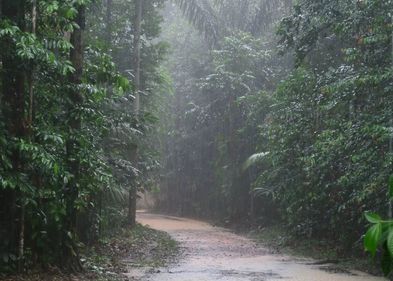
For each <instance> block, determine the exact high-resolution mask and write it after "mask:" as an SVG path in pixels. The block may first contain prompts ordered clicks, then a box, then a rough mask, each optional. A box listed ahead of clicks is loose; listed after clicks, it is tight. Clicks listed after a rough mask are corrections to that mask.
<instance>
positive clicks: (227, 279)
mask: <svg viewBox="0 0 393 281" xmlns="http://www.w3.org/2000/svg"><path fill="white" fill-rule="evenodd" d="M137 220H138V222H140V223H142V224H144V225H149V226H150V227H152V228H154V229H158V230H163V231H166V232H168V233H169V234H170V235H171V236H172V237H173V238H174V239H175V240H177V241H178V242H179V243H180V246H181V247H182V249H183V254H182V256H181V257H180V259H179V262H178V263H176V264H174V265H171V266H169V267H167V268H161V269H159V270H155V271H154V272H149V271H148V270H143V269H141V270H136V269H134V270H132V271H131V272H130V275H131V276H134V277H133V278H134V279H133V280H144V281H212V280H223V281H245V280H250V281H278V280H279V281H283V280H284V281H382V280H386V279H384V278H379V277H373V276H370V275H367V274H365V273H362V272H347V273H332V272H329V271H327V270H323V269H321V266H318V265H313V264H312V263H313V262H314V261H313V260H307V259H299V258H294V257H289V256H283V255H275V254H272V253H271V251H269V250H268V249H266V248H263V247H262V246H260V245H258V244H256V243H255V242H253V241H252V240H250V239H248V238H245V237H242V236H239V235H236V234H234V233H231V232H229V231H228V230H226V229H223V228H219V227H213V226H211V225H209V224H208V223H205V222H201V221H196V220H191V219H184V218H177V217H170V216H164V215H157V214H149V213H145V212H138V215H137ZM131 280H132V279H131Z"/></svg>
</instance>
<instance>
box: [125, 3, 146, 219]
mask: <svg viewBox="0 0 393 281" xmlns="http://www.w3.org/2000/svg"><path fill="white" fill-rule="evenodd" d="M134 3H135V14H136V17H135V31H134V56H133V60H134V87H135V101H134V114H135V118H136V120H139V111H140V90H141V89H140V88H141V79H140V75H141V23H142V10H143V7H142V3H143V2H142V0H134ZM133 158H134V163H135V165H136V164H137V161H138V160H137V159H138V147H136V148H135V152H134V157H133ZM136 200H137V187H136V186H134V187H130V191H129V203H128V205H129V206H128V219H129V223H130V225H131V227H133V226H135V224H136Z"/></svg>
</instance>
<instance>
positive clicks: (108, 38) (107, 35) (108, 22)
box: [106, 0, 113, 50]
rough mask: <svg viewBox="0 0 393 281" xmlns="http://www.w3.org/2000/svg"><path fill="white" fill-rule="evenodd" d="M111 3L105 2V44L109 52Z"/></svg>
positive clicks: (110, 41) (110, 42)
mask: <svg viewBox="0 0 393 281" xmlns="http://www.w3.org/2000/svg"><path fill="white" fill-rule="evenodd" d="M112 3H113V0H106V43H107V45H108V48H109V50H111V47H112Z"/></svg>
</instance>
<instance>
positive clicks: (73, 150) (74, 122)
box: [63, 5, 85, 270]
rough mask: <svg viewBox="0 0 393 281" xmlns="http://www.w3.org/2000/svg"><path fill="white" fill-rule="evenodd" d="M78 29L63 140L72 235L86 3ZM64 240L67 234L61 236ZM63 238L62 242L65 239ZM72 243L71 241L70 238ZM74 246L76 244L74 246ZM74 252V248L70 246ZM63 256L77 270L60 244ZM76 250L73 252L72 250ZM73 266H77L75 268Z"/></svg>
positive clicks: (73, 38) (74, 259)
mask: <svg viewBox="0 0 393 281" xmlns="http://www.w3.org/2000/svg"><path fill="white" fill-rule="evenodd" d="M75 21H76V23H77V24H78V25H79V28H76V29H75V30H74V31H73V32H72V34H71V39H70V42H71V44H72V46H73V48H72V49H71V52H70V61H71V63H72V65H73V67H74V68H75V71H74V72H73V73H72V74H70V76H69V79H68V80H69V83H70V86H71V89H70V90H69V93H68V97H69V101H70V104H69V109H68V111H69V119H68V126H69V134H70V136H69V138H68V140H67V142H66V152H67V159H68V165H69V169H70V171H71V173H72V174H73V176H74V177H73V179H71V180H70V181H69V183H68V185H67V187H66V192H65V198H66V209H67V218H66V222H65V232H66V233H67V232H69V233H72V234H75V233H76V222H77V209H76V206H75V202H76V199H77V198H78V186H77V183H78V179H79V176H80V160H79V159H78V157H79V156H78V151H79V148H80V144H79V142H78V137H79V134H80V131H81V127H82V119H81V117H80V115H79V112H78V111H79V108H80V107H81V105H82V104H83V101H84V99H83V95H82V93H81V92H80V89H79V85H80V84H82V74H83V51H84V45H83V31H84V28H85V6H84V5H79V7H78V15H77V18H76V19H75ZM64 239H65V241H66V240H68V239H69V237H64ZM65 241H63V242H65ZM70 242H71V243H72V244H73V241H70ZM74 246H75V245H74ZM73 250H74V251H75V250H76V249H73ZM63 251H64V256H65V258H66V259H67V260H66V263H68V266H70V267H71V269H73V270H80V269H81V266H80V264H79V260H78V258H77V257H75V255H74V254H73V253H72V251H71V249H69V246H63ZM75 252H76V251H75ZM75 267H76V268H75Z"/></svg>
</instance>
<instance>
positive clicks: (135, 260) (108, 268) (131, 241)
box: [0, 224, 178, 281]
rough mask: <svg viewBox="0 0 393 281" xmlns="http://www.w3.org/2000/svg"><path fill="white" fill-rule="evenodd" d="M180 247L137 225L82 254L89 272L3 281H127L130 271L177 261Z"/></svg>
mask: <svg viewBox="0 0 393 281" xmlns="http://www.w3.org/2000/svg"><path fill="white" fill-rule="evenodd" d="M177 253H178V245H177V243H176V242H175V241H174V240H173V239H171V238H170V236H169V235H168V234H167V233H165V232H161V231H157V230H153V229H150V228H148V227H145V226H142V225H139V224H138V225H137V226H136V227H134V228H133V229H128V228H122V229H120V230H119V232H118V233H117V234H116V235H114V236H113V237H110V238H106V239H102V240H101V241H99V242H98V243H97V244H96V245H95V246H93V247H91V248H89V250H86V251H84V252H83V253H82V254H81V260H82V263H83V266H84V268H85V272H83V273H78V274H64V273H62V272H61V271H60V270H58V269H57V268H49V269H47V270H45V272H29V273H28V274H24V275H15V276H10V277H3V278H2V277H1V275H0V280H4V281H49V280H51V281H93V280H94V281H124V280H127V278H126V277H125V275H124V273H126V272H127V271H128V270H129V269H130V267H131V268H132V267H149V268H156V267H160V266H164V265H166V264H167V263H169V262H171V261H173V260H174V259H175V257H176V255H177Z"/></svg>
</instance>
